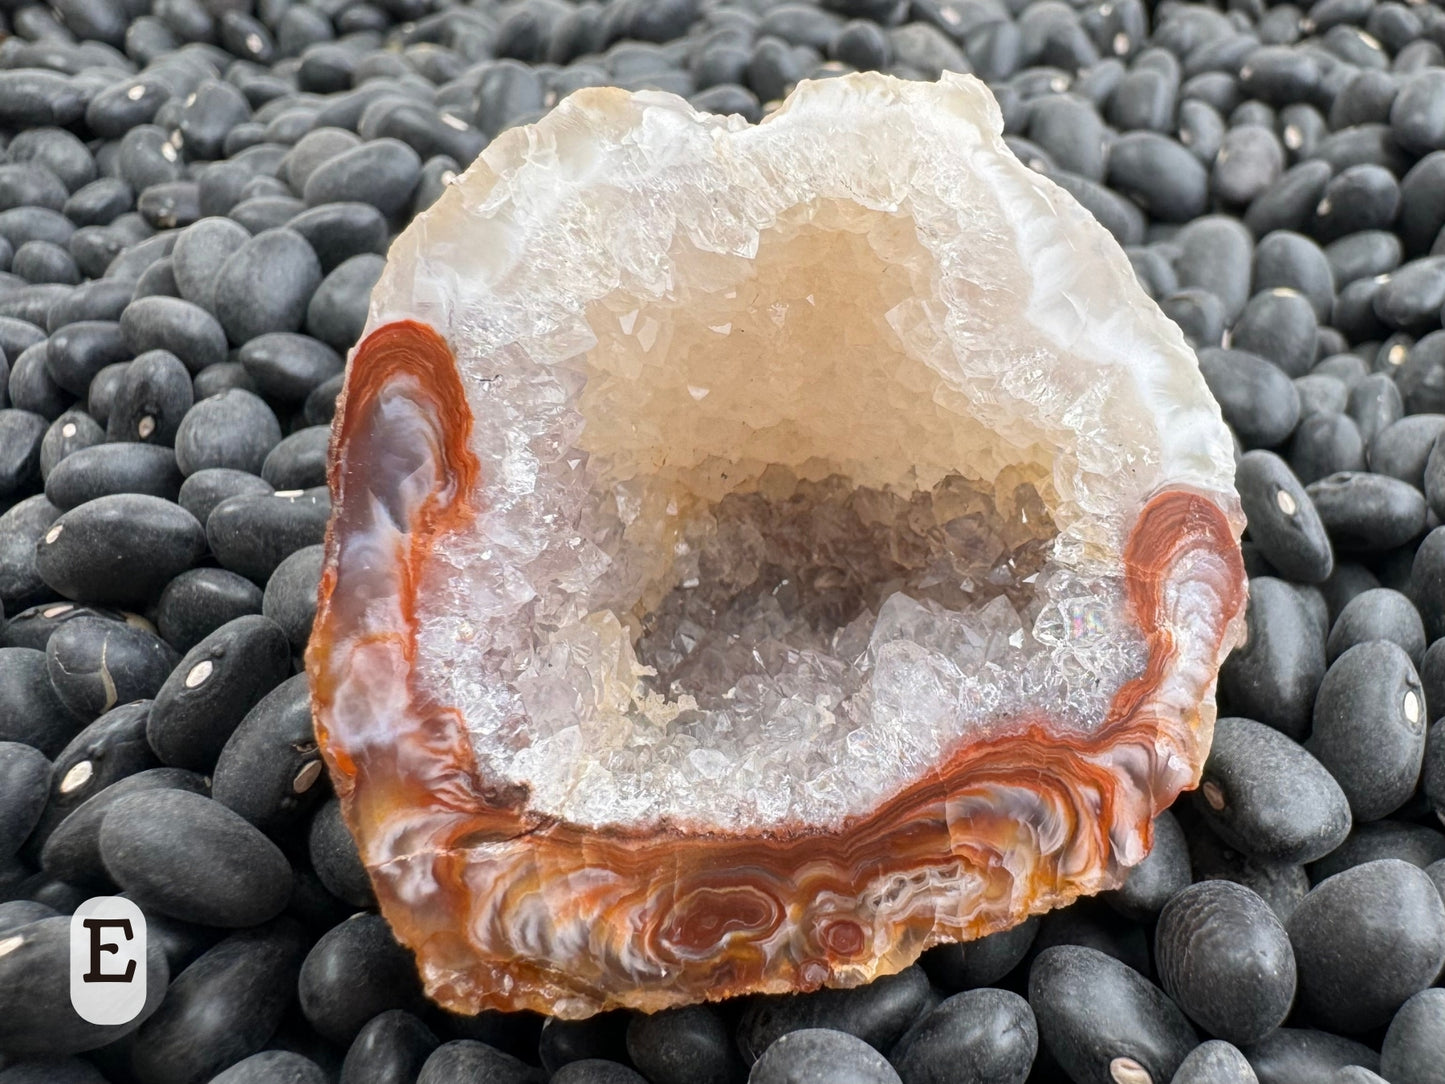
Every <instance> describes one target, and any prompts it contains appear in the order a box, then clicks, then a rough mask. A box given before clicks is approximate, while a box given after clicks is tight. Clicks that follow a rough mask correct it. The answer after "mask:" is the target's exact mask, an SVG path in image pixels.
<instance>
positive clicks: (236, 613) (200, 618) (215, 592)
mask: <svg viewBox="0 0 1445 1084" xmlns="http://www.w3.org/2000/svg"><path fill="white" fill-rule="evenodd" d="M261 605H262V595H261V589H260V588H259V587H257V586H256V585H255V584H254V583H252V582H251V581H250V580H248V579H246V578H245V577H244V576H238V575H236V573H234V572H227V571H226V570H225V569H223V568H194V569H191V570H190V571H189V572H182V573H181V574H180V575H179V576H177V577H176V578H175V579H173V580H171V582H170V583H168V584H167V585H166V589H165V590H164V591H162V592H161V597H160V601H159V602H158V603H157V604H156V627H157V628H158V629H160V633H161V635H162V636H163V637H165V639H166V642H167V643H169V644H171V646H173V647H175V648H176V649H177V650H178V651H189V650H190V649H191V648H192V647H194V646H195V645H196V644H198V643H200V642H201V640H203V639H204V638H205V637H206V636H208V635H210V633H211V632H213V631H214V630H216V629H218V628H220V627H221V626H222V625H224V624H226V622H228V621H234V620H235V619H236V618H238V617H242V616H244V615H246V614H255V613H260V612H261Z"/></svg>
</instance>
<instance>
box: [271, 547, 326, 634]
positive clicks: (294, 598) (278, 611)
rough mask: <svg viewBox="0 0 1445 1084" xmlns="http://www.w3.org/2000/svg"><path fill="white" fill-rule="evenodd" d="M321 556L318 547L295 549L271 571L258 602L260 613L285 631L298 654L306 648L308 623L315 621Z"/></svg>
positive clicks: (308, 630)
mask: <svg viewBox="0 0 1445 1084" xmlns="http://www.w3.org/2000/svg"><path fill="white" fill-rule="evenodd" d="M323 559H324V554H323V552H322V547H321V546H307V547H306V548H305V549H300V550H297V551H296V552H295V553H293V554H291V556H289V557H287V558H286V559H285V560H284V561H282V562H281V563H280V564H279V565H277V566H276V571H275V572H273V573H271V578H270V579H268V580H267V581H266V591H265V595H264V597H263V599H262V602H261V612H262V613H263V614H265V615H266V616H267V617H269V618H270V619H271V620H273V621H275V622H276V623H277V624H278V625H280V626H281V628H282V629H284V630H285V632H286V637H287V639H288V640H290V642H291V648H292V650H293V651H295V652H296V653H297V654H298V655H300V654H301V653H302V652H304V651H305V650H306V643H307V641H308V640H309V639H310V637H311V626H312V623H313V622H314V621H315V620H316V599H317V592H318V590H319V588H320V583H321V565H322V561H323Z"/></svg>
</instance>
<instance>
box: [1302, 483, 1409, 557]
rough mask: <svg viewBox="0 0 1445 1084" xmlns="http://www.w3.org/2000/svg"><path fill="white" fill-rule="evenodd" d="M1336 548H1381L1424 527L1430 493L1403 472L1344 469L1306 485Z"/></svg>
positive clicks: (1402, 541)
mask: <svg viewBox="0 0 1445 1084" xmlns="http://www.w3.org/2000/svg"><path fill="white" fill-rule="evenodd" d="M1305 492H1306V493H1308V494H1309V495H1310V498H1311V499H1312V500H1313V502H1314V506H1315V511H1316V512H1317V513H1318V514H1319V517H1320V522H1321V523H1323V524H1324V525H1325V530H1327V531H1328V532H1329V534H1330V539H1331V541H1332V542H1333V543H1334V545H1335V547H1336V549H1338V550H1344V551H1349V552H1353V553H1360V552H1366V553H1370V552H1373V553H1378V552H1381V551H1383V550H1388V549H1392V548H1394V547H1395V546H1400V545H1404V544H1405V543H1406V542H1409V541H1411V540H1412V539H1414V538H1415V537H1416V536H1418V535H1419V534H1420V532H1421V531H1423V530H1424V529H1425V516H1426V511H1427V509H1426V505H1425V496H1424V494H1422V493H1421V492H1420V491H1419V490H1418V489H1416V488H1415V487H1414V486H1412V485H1410V484H1409V483H1407V482H1402V481H1400V480H1399V479H1398V478H1390V477H1388V476H1386V475H1380V474H1366V473H1361V472H1355V471H1344V472H1341V473H1338V474H1332V475H1330V476H1329V477H1327V478H1321V479H1320V480H1319V481H1318V482H1312V483H1311V484H1310V485H1308V486H1307V487H1305Z"/></svg>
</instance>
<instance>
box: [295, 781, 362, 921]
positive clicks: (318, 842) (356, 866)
mask: <svg viewBox="0 0 1445 1084" xmlns="http://www.w3.org/2000/svg"><path fill="white" fill-rule="evenodd" d="M307 849H308V853H309V854H310V856H311V868H312V869H314V870H315V871H316V876H317V878H318V879H320V881H321V883H322V884H323V885H324V886H325V887H326V891H328V892H330V893H331V894H332V895H333V896H335V897H336V898H337V899H339V900H343V901H345V902H346V903H349V904H351V905H352V906H353V907H362V908H366V907H375V906H376V894H375V892H374V891H373V890H372V887H371V877H370V876H369V875H368V874H367V872H366V867H365V866H363V865H362V864H361V856H360V855H359V854H358V853H357V850H356V840H355V839H353V838H352V836H351V831H350V829H348V828H347V827H346V822H345V821H343V820H342V818H341V803H340V802H338V801H337V800H336V799H335V798H332V799H330V800H329V801H327V802H326V803H324V804H323V805H322V806H320V807H319V808H318V809H317V810H316V813H315V815H314V816H313V817H312V818H311V827H310V829H309V831H308V833H307Z"/></svg>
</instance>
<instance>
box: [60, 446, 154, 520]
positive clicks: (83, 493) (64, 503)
mask: <svg viewBox="0 0 1445 1084" xmlns="http://www.w3.org/2000/svg"><path fill="white" fill-rule="evenodd" d="M180 490H181V471H180V468H179V467H177V466H176V455H175V453H174V452H173V451H171V449H169V448H165V447H158V446H156V445H150V444H97V445H95V446H94V447H91V448H82V449H80V450H79V451H77V452H73V453H72V454H70V455H68V456H66V457H65V459H64V460H62V461H61V462H60V464H59V465H57V466H56V468H55V469H54V470H52V471H51V472H50V476H49V477H48V478H46V479H45V495H46V497H47V498H48V499H49V500H50V502H51V503H52V504H53V505H54V506H55V507H56V508H59V509H60V510H61V511H69V510H70V509H72V508H75V507H77V506H79V505H82V504H85V503H86V502H87V501H93V500H95V499H96V498H98V497H105V496H111V495H115V494H121V493H140V494H148V495H149V496H152V497H161V498H164V499H165V500H167V501H174V500H175V499H176V497H177V495H178V494H179V493H180Z"/></svg>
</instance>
